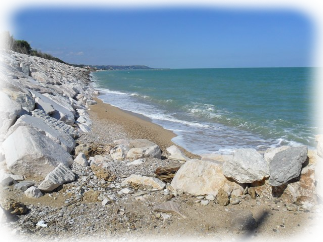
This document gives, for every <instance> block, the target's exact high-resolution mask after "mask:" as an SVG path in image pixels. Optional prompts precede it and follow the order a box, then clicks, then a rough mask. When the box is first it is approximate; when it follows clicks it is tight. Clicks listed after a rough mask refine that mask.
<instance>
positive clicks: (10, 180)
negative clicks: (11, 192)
mask: <svg viewBox="0 0 323 242" xmlns="http://www.w3.org/2000/svg"><path fill="white" fill-rule="evenodd" d="M14 183H15V180H14V179H13V178H12V177H10V176H9V177H6V178H5V179H3V180H2V181H1V186H3V187H5V186H11V185H13V184H14Z"/></svg>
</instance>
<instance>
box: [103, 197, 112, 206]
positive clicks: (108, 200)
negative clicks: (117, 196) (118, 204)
mask: <svg viewBox="0 0 323 242" xmlns="http://www.w3.org/2000/svg"><path fill="white" fill-rule="evenodd" d="M109 203H111V200H110V199H108V198H104V199H103V201H102V206H105V205H107V204H109Z"/></svg>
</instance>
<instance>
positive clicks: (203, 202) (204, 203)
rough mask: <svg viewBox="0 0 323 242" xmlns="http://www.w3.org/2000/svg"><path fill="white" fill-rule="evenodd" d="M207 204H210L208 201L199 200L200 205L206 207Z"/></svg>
mask: <svg viewBox="0 0 323 242" xmlns="http://www.w3.org/2000/svg"><path fill="white" fill-rule="evenodd" d="M209 202H210V201H209V200H201V205H204V206H206V205H208V204H209Z"/></svg>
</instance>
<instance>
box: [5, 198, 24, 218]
mask: <svg viewBox="0 0 323 242" xmlns="http://www.w3.org/2000/svg"><path fill="white" fill-rule="evenodd" d="M1 207H2V208H3V209H4V210H5V211H7V212H9V213H10V214H12V215H23V214H26V213H27V212H28V209H27V207H26V205H25V204H23V203H20V202H17V201H15V200H13V199H4V200H3V201H1Z"/></svg>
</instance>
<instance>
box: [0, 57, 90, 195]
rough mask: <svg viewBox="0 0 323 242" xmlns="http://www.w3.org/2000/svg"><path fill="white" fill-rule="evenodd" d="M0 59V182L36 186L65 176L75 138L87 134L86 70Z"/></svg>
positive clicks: (38, 61) (36, 59) (34, 60)
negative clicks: (32, 183) (53, 173)
mask: <svg viewBox="0 0 323 242" xmlns="http://www.w3.org/2000/svg"><path fill="white" fill-rule="evenodd" d="M0 54H1V66H0V67H1V70H0V145H1V149H0V158H1V160H0V164H1V180H2V181H3V180H5V179H7V180H10V178H12V179H13V180H14V182H21V180H23V179H25V178H28V179H29V180H31V181H37V180H42V179H44V178H45V177H46V178H47V177H48V176H49V174H48V173H50V172H51V173H52V172H55V171H56V172H59V173H60V175H61V176H63V177H64V176H65V173H66V174H68V169H69V168H68V167H69V166H70V165H71V164H72V163H73V158H72V155H71V153H72V152H73V151H74V148H75V139H76V138H77V137H79V136H80V135H81V134H82V133H83V132H88V131H90V129H91V120H90V118H89V115H88V112H87V110H88V108H89V105H91V104H95V101H94V100H93V99H92V96H93V93H95V90H94V89H93V88H92V86H91V81H90V73H89V71H88V70H86V69H82V68H77V67H73V66H70V65H66V64H62V63H58V62H55V61H51V60H46V59H42V58H39V57H34V56H28V55H24V54H19V53H16V52H13V51H1V53H0ZM62 166H64V167H65V168H64V169H60V170H59V171H57V170H56V169H58V168H59V167H61V168H62ZM56 178H57V176H50V179H51V182H53V180H55V179H56ZM15 179H16V180H15ZM56 180H57V181H58V182H59V183H63V182H65V181H71V180H72V179H71V177H70V176H68V179H56ZM45 181H46V180H45ZM45 181H44V182H45ZM44 182H43V183H42V184H44ZM43 186H44V185H43ZM46 190H48V188H46V189H45V191H46ZM30 191H31V190H30ZM30 191H29V193H28V194H29V196H31V195H30V194H36V193H35V191H34V190H33V192H30ZM39 194H40V193H37V196H39ZM35 196H36V195H35Z"/></svg>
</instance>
